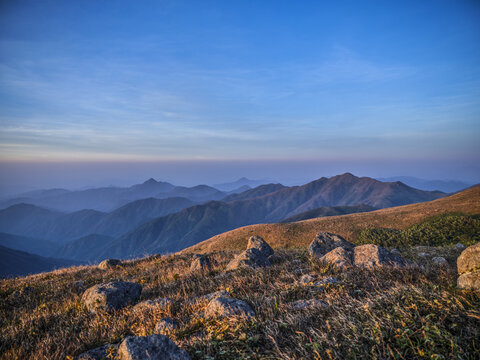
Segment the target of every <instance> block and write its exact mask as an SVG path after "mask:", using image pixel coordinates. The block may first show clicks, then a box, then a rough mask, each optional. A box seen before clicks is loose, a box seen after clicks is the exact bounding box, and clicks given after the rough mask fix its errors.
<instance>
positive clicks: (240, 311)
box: [205, 297, 255, 318]
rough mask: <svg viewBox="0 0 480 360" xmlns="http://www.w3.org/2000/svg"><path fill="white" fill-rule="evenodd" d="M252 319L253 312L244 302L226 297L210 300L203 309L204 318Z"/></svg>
mask: <svg viewBox="0 0 480 360" xmlns="http://www.w3.org/2000/svg"><path fill="white" fill-rule="evenodd" d="M234 316H235V317H236V316H238V317H252V316H255V312H254V311H253V310H252V308H251V307H250V305H248V304H247V303H246V302H245V301H242V300H237V299H232V298H228V297H218V298H215V299H213V300H211V301H210V302H209V303H208V305H207V308H206V309H205V317H207V318H212V317H221V318H223V317H226V318H230V317H234Z"/></svg>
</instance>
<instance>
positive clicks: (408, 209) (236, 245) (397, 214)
mask: <svg viewBox="0 0 480 360" xmlns="http://www.w3.org/2000/svg"><path fill="white" fill-rule="evenodd" d="M447 212H461V213H464V214H480V186H476V187H473V188H470V189H467V190H464V191H462V192H460V193H458V194H455V195H451V196H449V197H446V198H443V199H438V200H434V201H430V202H426V203H419V204H412V205H406V206H400V207H393V208H388V209H382V210H377V211H372V212H367V213H358V214H350V215H342V216H333V217H328V218H318V219H311V220H305V221H301V222H296V223H284V224H260V225H251V226H246V227H242V228H239V229H235V230H232V231H229V232H226V233H223V234H219V235H217V236H214V237H212V238H211V239H208V240H206V241H204V242H202V243H200V244H197V245H195V246H192V247H190V248H188V249H186V250H185V251H186V252H199V253H201V252H212V251H216V250H219V249H221V250H238V249H241V248H243V247H245V244H246V241H247V239H248V237H250V236H252V235H259V236H261V237H263V238H264V239H265V240H266V241H268V242H269V243H270V244H272V246H274V247H279V248H292V247H293V248H298V247H305V246H307V245H308V244H309V243H310V242H311V241H312V239H313V237H314V236H315V234H316V233H318V232H319V231H328V232H332V233H336V234H340V235H342V236H344V237H346V238H347V239H350V240H352V241H355V239H356V236H357V235H358V233H359V232H360V231H361V230H364V229H369V228H392V229H404V228H406V227H408V226H410V225H412V224H415V223H418V222H419V221H421V220H422V219H425V218H426V217H428V216H433V215H438V214H442V213H447Z"/></svg>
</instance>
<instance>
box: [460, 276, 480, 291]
mask: <svg viewBox="0 0 480 360" xmlns="http://www.w3.org/2000/svg"><path fill="white" fill-rule="evenodd" d="M457 285H458V287H459V288H462V289H471V290H477V291H480V271H475V272H472V273H467V274H463V275H460V276H459V277H458V279H457Z"/></svg>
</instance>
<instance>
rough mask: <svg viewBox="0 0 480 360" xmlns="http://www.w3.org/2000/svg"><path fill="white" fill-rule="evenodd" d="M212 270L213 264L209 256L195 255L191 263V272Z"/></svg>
mask: <svg viewBox="0 0 480 360" xmlns="http://www.w3.org/2000/svg"><path fill="white" fill-rule="evenodd" d="M210 270H212V264H211V263H210V259H209V258H208V257H207V256H204V255H194V257H193V260H192V264H191V265H190V271H191V272H208V271H210Z"/></svg>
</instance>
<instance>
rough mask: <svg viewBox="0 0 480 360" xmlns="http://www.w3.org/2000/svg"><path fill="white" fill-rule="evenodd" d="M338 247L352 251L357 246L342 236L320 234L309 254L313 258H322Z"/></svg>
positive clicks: (312, 244)
mask: <svg viewBox="0 0 480 360" xmlns="http://www.w3.org/2000/svg"><path fill="white" fill-rule="evenodd" d="M337 247H343V248H345V249H350V250H351V249H353V248H354V247H355V245H353V244H352V243H351V242H348V241H347V240H345V239H344V238H343V237H341V236H340V235H336V234H332V233H328V232H319V233H318V234H317V236H315V238H314V239H313V241H312V243H311V244H310V246H309V247H308V253H309V254H310V256H313V257H322V256H323V255H325V254H326V253H328V252H329V251H332V250H333V249H335V248H337Z"/></svg>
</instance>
